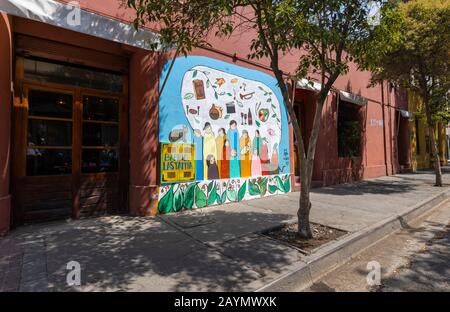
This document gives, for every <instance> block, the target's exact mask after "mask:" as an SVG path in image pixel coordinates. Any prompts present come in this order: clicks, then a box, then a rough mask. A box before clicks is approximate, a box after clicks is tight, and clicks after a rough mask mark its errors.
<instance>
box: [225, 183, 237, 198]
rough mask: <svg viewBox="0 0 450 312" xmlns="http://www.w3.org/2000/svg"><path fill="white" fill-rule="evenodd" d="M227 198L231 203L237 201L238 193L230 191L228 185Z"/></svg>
mask: <svg viewBox="0 0 450 312" xmlns="http://www.w3.org/2000/svg"><path fill="white" fill-rule="evenodd" d="M228 183H229V182H228ZM227 198H228V200H229V201H231V202H234V201H236V191H235V190H228V185H227Z"/></svg>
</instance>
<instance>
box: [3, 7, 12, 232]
mask: <svg viewBox="0 0 450 312" xmlns="http://www.w3.org/2000/svg"><path fill="white" fill-rule="evenodd" d="M11 31H12V28H11V23H10V20H9V18H8V16H7V15H6V14H4V13H1V14H0V42H1V45H0V68H1V70H0V236H1V235H3V234H6V233H7V232H8V231H9V224H10V213H11V195H10V185H9V180H10V179H9V175H10V158H11V155H10V139H11V63H12V48H11V47H12V36H11Z"/></svg>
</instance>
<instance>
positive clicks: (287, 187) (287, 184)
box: [284, 177, 291, 193]
mask: <svg viewBox="0 0 450 312" xmlns="http://www.w3.org/2000/svg"><path fill="white" fill-rule="evenodd" d="M290 191H291V178H290V177H288V178H287V179H286V181H284V192H285V193H288V192H290Z"/></svg>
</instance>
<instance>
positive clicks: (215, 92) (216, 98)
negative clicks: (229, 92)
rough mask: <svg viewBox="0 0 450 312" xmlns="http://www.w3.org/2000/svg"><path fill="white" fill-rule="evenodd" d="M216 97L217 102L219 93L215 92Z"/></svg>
mask: <svg viewBox="0 0 450 312" xmlns="http://www.w3.org/2000/svg"><path fill="white" fill-rule="evenodd" d="M214 97H215V98H216V100H218V99H219V95H218V94H217V92H214Z"/></svg>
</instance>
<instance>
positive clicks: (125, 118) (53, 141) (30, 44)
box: [0, 0, 410, 233]
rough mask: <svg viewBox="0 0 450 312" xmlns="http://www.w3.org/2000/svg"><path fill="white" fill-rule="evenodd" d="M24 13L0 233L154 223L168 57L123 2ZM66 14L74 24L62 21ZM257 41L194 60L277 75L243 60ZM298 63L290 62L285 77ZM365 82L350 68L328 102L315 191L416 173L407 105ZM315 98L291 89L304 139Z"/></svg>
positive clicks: (7, 127) (9, 63) (3, 55)
mask: <svg viewBox="0 0 450 312" xmlns="http://www.w3.org/2000/svg"><path fill="white" fill-rule="evenodd" d="M25 2H26V3H27V4H24V3H25ZM25 2H24V1H19V0H6V1H2V2H1V3H0V11H2V13H1V15H0V42H1V43H2V44H1V45H0V64H1V65H0V127H1V130H0V233H7V232H8V230H9V229H10V227H11V226H12V225H18V224H23V223H27V222H33V221H40V220H49V219H55V218H64V217H73V218H78V217H81V216H84V215H92V214H101V213H104V212H126V213H129V214H131V215H135V216H145V215H154V214H156V213H157V212H158V199H159V196H160V195H159V193H160V187H161V172H160V161H161V159H160V157H161V156H160V153H161V151H160V140H159V130H160V129H159V119H158V111H159V110H158V103H159V91H158V90H159V87H160V77H161V72H162V71H163V67H164V64H165V63H166V62H167V60H170V58H171V55H172V54H173V53H172V52H169V53H167V54H163V53H158V52H150V51H149V50H148V49H146V48H145V45H146V43H148V42H150V41H151V40H154V36H155V33H154V32H152V30H151V29H144V30H142V31H140V32H139V33H138V35H136V34H135V33H134V32H133V30H132V29H131V28H130V27H129V25H128V23H129V21H130V20H131V19H132V17H133V12H132V11H131V10H128V9H125V8H123V6H121V5H120V2H119V1H116V0H104V1H89V0H82V1H79V3H80V11H74V9H76V8H73V7H71V6H67V5H66V4H67V3H68V2H69V1H62V0H61V1H52V0H44V1H25ZM70 13H72V14H74V15H73V16H71V17H70V18H71V20H72V21H75V23H71V22H70V21H69V20H67V15H68V14H70ZM77 14H78V15H77ZM77 18H80V23H78V24H77V23H76V21H77ZM63 19H65V20H63ZM61 21H62V22H61ZM89 23H91V24H89ZM89 25H90V26H89ZM92 25H95V26H92ZM251 36H252V34H251V33H243V34H239V35H234V36H232V37H231V38H230V39H228V40H225V41H224V40H223V39H220V40H219V39H215V38H212V39H211V44H212V47H213V48H211V49H198V50H195V51H194V52H193V53H192V55H193V56H203V57H208V58H210V59H214V60H218V61H222V62H225V63H229V64H233V65H236V66H240V67H242V68H247V69H251V70H255V71H259V72H261V73H263V74H267V75H271V71H270V70H269V68H268V61H267V60H264V59H263V60H260V61H258V62H253V61H248V60H247V59H246V55H247V54H248V52H249V42H250V40H251ZM298 56H299V54H298V53H292V54H289V55H286V56H284V57H283V59H282V60H281V64H282V69H283V71H284V72H285V73H286V74H288V73H290V72H292V71H293V70H294V69H295V67H296V60H297V59H298ZM369 78H370V73H368V72H360V71H358V70H357V69H356V66H355V65H351V68H350V71H349V73H348V74H347V75H345V76H343V77H340V78H339V79H338V81H337V82H336V83H335V85H334V87H333V91H332V92H331V93H330V95H329V96H328V98H327V103H326V106H325V108H324V111H323V115H322V127H321V131H320V137H319V141H318V148H317V154H316V160H315V168H314V173H313V180H314V184H315V185H317V186H320V185H330V184H336V183H343V182H348V181H353V180H358V179H367V178H373V177H378V176H384V175H391V174H394V173H397V172H399V171H400V170H401V168H408V167H409V166H410V157H409V156H408V155H409V151H408V148H409V145H410V144H409V130H408V127H407V126H405V123H406V124H407V122H406V121H405V117H402V116H404V115H405V114H404V112H405V111H406V110H407V107H408V106H407V101H406V97H405V96H404V94H402V92H401V91H400V90H396V89H393V88H391V87H390V86H389V85H387V84H384V85H377V86H375V87H368V84H369ZM315 95H316V93H315V91H314V88H313V87H311V86H308V85H306V84H301V83H299V84H298V85H297V86H296V92H295V108H296V110H297V112H298V116H300V124H301V126H302V130H303V132H304V133H306V134H307V133H308V131H310V129H311V123H312V116H313V113H314V105H315ZM402 112H403V113H402ZM50 124H51V126H50ZM355 129H356V130H355ZM33 131H35V132H36V133H35V132H33ZM89 134H90V135H89ZM35 136H36V137H38V139H39V140H40V141H39V140H38V141H36V140H34V139H33V138H34V137H35ZM52 136H53V137H52ZM42 137H46V138H47V139H46V140H43V139H42ZM289 138H290V142H291V143H290V151H289V158H290V174H291V178H290V179H291V181H292V184H291V185H292V187H291V188H290V189H291V190H296V189H299V187H300V185H299V183H298V178H296V175H298V174H299V173H298V168H297V164H296V161H295V156H294V148H293V146H294V144H293V132H292V129H290V130H289ZM36 155H38V157H37V156H36ZM118 155H120V156H118ZM45 157H47V158H45ZM36 159H39V161H36ZM42 159H46V160H45V161H46V162H45V163H42ZM48 164H50V165H48Z"/></svg>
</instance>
